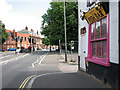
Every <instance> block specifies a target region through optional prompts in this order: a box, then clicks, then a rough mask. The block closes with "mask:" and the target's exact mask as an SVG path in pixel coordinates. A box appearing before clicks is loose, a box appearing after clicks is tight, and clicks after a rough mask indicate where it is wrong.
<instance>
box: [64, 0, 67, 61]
mask: <svg viewBox="0 0 120 90" xmlns="http://www.w3.org/2000/svg"><path fill="white" fill-rule="evenodd" d="M64 29H65V62H67V38H66V15H65V0H64Z"/></svg>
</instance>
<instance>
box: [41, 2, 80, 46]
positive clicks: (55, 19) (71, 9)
mask: <svg viewBox="0 0 120 90" xmlns="http://www.w3.org/2000/svg"><path fill="white" fill-rule="evenodd" d="M50 5H51V8H49V9H48V10H47V12H46V13H45V14H44V15H43V16H42V18H43V21H42V32H41V34H43V35H45V36H47V38H48V39H49V40H50V44H51V45H53V44H54V45H58V44H59V39H60V40H61V42H62V43H64V39H65V37H64V36H65V35H64V33H65V31H64V3H63V2H51V3H50ZM77 5H78V3H77V2H76V3H75V2H67V3H66V30H67V42H68V43H69V42H70V41H71V40H77V39H78V6H77Z"/></svg>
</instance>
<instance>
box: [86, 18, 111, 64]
mask: <svg viewBox="0 0 120 90" xmlns="http://www.w3.org/2000/svg"><path fill="white" fill-rule="evenodd" d="M108 21H109V17H108V16H107V17H105V18H104V19H102V20H99V21H97V22H95V23H93V24H91V25H90V27H89V31H90V32H89V45H88V46H89V47H88V48H89V49H88V50H89V51H88V52H89V53H88V57H87V60H88V61H91V62H94V63H97V64H101V65H104V66H109V65H110V64H109V55H108V54H109V47H108V46H109V36H108V35H109V27H108V26H109V25H108V24H109V22H108ZM90 37H91V38H90Z"/></svg>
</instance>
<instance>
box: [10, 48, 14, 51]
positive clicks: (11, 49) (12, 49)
mask: <svg viewBox="0 0 120 90" xmlns="http://www.w3.org/2000/svg"><path fill="white" fill-rule="evenodd" d="M8 51H16V48H9V49H8Z"/></svg>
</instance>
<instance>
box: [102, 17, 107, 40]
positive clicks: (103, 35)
mask: <svg viewBox="0 0 120 90" xmlns="http://www.w3.org/2000/svg"><path fill="white" fill-rule="evenodd" d="M101 23H102V29H101V34H102V38H104V37H107V19H106V18H104V19H102V22H101Z"/></svg>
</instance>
